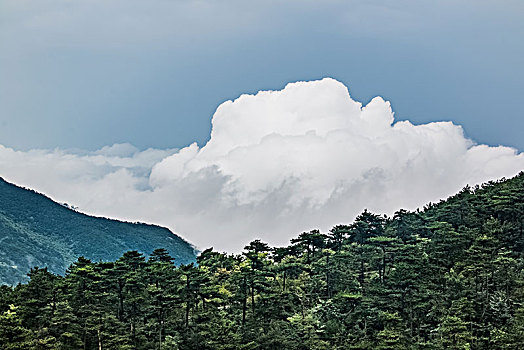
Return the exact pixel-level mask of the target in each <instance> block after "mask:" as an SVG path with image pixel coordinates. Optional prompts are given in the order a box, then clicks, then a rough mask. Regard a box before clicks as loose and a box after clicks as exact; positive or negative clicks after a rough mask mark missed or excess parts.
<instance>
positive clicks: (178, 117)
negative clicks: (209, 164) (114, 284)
mask: <svg viewBox="0 0 524 350" xmlns="http://www.w3.org/2000/svg"><path fill="white" fill-rule="evenodd" d="M261 3H262V2H258V3H257V2H246V1H198V2H197V1H195V2H186V1H172V2H169V1H167V2H166V1H160V0H154V1H148V2H143V1H135V0H127V1H124V0H118V1H112V2H106V1H78V2H76V1H75V2H69V1H63V0H49V1H42V2H39V4H38V5H36V6H35V5H34V3H31V2H30V1H16V2H12V3H8V2H0V77H1V78H0V144H2V145H4V146H9V147H14V148H16V149H30V148H55V147H61V148H83V149H97V148H100V147H102V146H104V145H110V144H114V143H121V142H129V143H132V144H134V145H135V146H137V147H139V148H141V149H144V148H149V147H156V148H168V147H169V148H171V147H181V146H184V145H187V144H189V143H191V142H193V141H197V142H198V143H199V144H201V145H202V144H204V143H205V142H206V141H207V139H208V138H209V132H210V127H211V124H210V120H211V117H212V114H213V112H214V111H215V109H216V107H217V106H218V105H219V104H220V103H222V102H223V101H225V100H228V99H234V98H236V97H238V96H239V95H240V94H242V93H256V92H257V91H259V90H266V89H272V90H275V89H281V88H282V87H283V86H284V85H285V84H286V83H288V82H292V81H297V80H311V79H319V78H322V77H326V76H329V77H333V78H335V79H337V80H340V81H342V82H343V83H345V84H346V85H347V86H348V87H349V90H350V93H351V95H352V96H353V98H355V99H357V100H360V101H362V102H364V103H366V102H368V101H369V100H370V99H371V98H372V97H374V96H377V95H380V96H383V97H384V98H385V99H387V100H390V101H391V103H392V106H393V109H394V111H395V112H396V118H397V120H403V119H409V120H410V121H412V122H413V123H427V122H430V121H438V120H451V121H453V122H454V123H456V124H460V125H462V126H463V127H464V130H465V132H466V135H467V136H469V137H470V138H472V139H474V140H475V141H476V142H478V143H487V144H490V145H498V144H503V145H507V146H513V147H516V148H518V149H519V150H524V137H522V136H523V132H522V130H524V113H523V107H522V102H521V101H522V96H523V94H524V88H523V81H524V68H523V65H522V62H524V41H523V40H522V38H524V5H522V2H521V1H497V2H495V1H435V2H432V3H431V4H428V3H426V2H421V1H329V0H328V1H322V2H313V1H298V0H297V1H288V2H284V3H283V2H281V1H267V2H264V3H263V4H261Z"/></svg>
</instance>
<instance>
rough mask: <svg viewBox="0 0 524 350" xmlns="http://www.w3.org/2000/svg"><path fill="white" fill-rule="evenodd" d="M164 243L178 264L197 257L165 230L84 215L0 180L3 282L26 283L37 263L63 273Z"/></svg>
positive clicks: (0, 278)
mask: <svg viewBox="0 0 524 350" xmlns="http://www.w3.org/2000/svg"><path fill="white" fill-rule="evenodd" d="M159 247H162V248H165V249H167V250H168V251H169V253H170V254H171V256H173V257H174V258H175V259H176V260H175V261H176V263H177V264H181V263H184V264H185V263H189V262H192V261H194V260H195V255H196V252H195V249H194V248H193V247H192V246H191V245H190V244H189V243H188V242H186V241H184V240H183V239H182V238H180V237H178V236H177V235H175V234H173V233H172V232H171V231H169V230H168V229H166V228H163V227H159V226H155V225H147V224H134V223H128V222H121V221H117V220H111V219H106V218H99V217H93V216H89V215H85V214H82V213H79V212H76V211H74V210H71V209H69V208H67V207H65V206H63V205H61V204H58V203H56V202H54V201H52V200H51V199H49V198H48V197H46V196H44V195H42V194H39V193H36V192H34V191H32V190H27V189H24V188H21V187H18V186H15V185H13V184H10V183H8V182H6V181H4V180H3V179H2V178H0V284H16V283H18V282H21V281H26V280H27V276H26V274H27V273H28V272H29V270H30V269H31V268H32V267H34V266H41V267H44V266H47V267H48V269H49V271H51V272H53V273H57V274H63V273H65V271H66V269H67V267H68V266H69V265H70V264H71V263H72V262H74V261H75V260H76V259H77V258H78V257H79V256H85V257H86V258H89V259H91V260H93V261H109V260H116V259H117V258H118V257H120V256H121V255H122V254H123V253H124V252H126V251H128V250H138V251H140V252H143V253H145V254H150V253H151V252H152V251H153V250H154V249H155V248H159Z"/></svg>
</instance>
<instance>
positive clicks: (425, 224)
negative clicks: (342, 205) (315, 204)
mask: <svg viewBox="0 0 524 350" xmlns="http://www.w3.org/2000/svg"><path fill="white" fill-rule="evenodd" d="M523 211H524V174H523V173H521V174H520V175H519V176H517V177H515V178H513V179H511V180H507V181H499V182H491V183H488V184H485V185H483V186H481V187H476V188H465V189H463V190H462V191H461V192H460V193H458V194H457V195H455V196H453V197H451V198H449V199H447V200H446V201H442V202H440V203H438V204H430V205H428V206H427V207H426V208H424V210H421V211H417V212H407V211H403V210H401V211H398V212H397V213H395V215H394V216H393V217H391V218H386V217H383V216H378V215H375V214H373V213H370V212H367V211H365V212H363V213H362V214H361V215H360V216H359V217H358V218H357V219H356V220H355V221H354V222H353V223H352V224H350V225H339V226H335V227H333V228H332V229H331V231H329V232H325V233H323V232H319V231H316V230H314V231H311V232H304V233H302V234H300V235H299V236H298V237H297V238H295V239H294V240H292V241H291V243H290V245H289V246H287V247H277V248H272V247H269V246H268V245H267V244H265V243H263V242H261V241H254V242H251V243H250V244H249V245H248V246H246V247H245V250H244V252H243V253H242V254H239V255H228V254H223V253H219V252H216V251H213V250H212V249H208V250H205V251H203V252H202V253H201V254H200V256H199V257H198V259H197V260H198V263H197V264H190V265H183V266H180V267H176V266H175V265H173V263H172V259H171V257H170V256H169V255H168V254H167V252H166V251H165V250H162V249H159V250H156V251H155V252H154V254H152V256H150V257H149V258H147V259H146V258H145V257H144V256H143V255H142V254H140V253H138V252H136V251H130V252H127V253H125V254H124V255H123V256H121V257H120V258H119V259H118V260H116V261H111V262H91V261H90V260H87V259H85V258H80V259H78V260H77V261H76V262H75V263H74V264H73V265H72V266H71V267H70V268H69V269H68V271H67V273H66V275H65V276H64V277H62V276H58V275H55V274H52V273H49V272H48V271H47V270H45V269H33V270H32V271H31V273H30V281H29V282H28V283H27V284H23V285H19V286H17V287H16V288H14V289H12V288H10V287H7V286H3V287H2V288H1V289H0V290H1V293H0V344H4V348H5V349H56V348H58V349H188V350H189V349H304V350H305V349H523V348H524V304H523V303H524V273H523V267H524V253H523V247H524V246H523V244H524V237H523V226H524V212H523Z"/></svg>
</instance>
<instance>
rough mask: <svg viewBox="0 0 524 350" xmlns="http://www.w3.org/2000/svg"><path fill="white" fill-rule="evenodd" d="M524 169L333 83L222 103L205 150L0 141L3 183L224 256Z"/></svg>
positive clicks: (440, 125) (456, 132) (503, 151)
mask: <svg viewBox="0 0 524 350" xmlns="http://www.w3.org/2000/svg"><path fill="white" fill-rule="evenodd" d="M435 103H439V102H438V101H435ZM450 113H452V112H450ZM521 170H524V155H523V154H522V153H518V152H517V151H516V150H515V149H513V148H509V147H502V146H499V147H490V146H486V145H477V144H475V143H474V142H473V141H472V140H470V139H468V138H466V137H465V136H464V132H463V130H462V128H461V127H460V126H457V125H454V124H453V123H451V122H435V123H429V124H423V125H413V124H411V123H410V122H409V121H398V122H395V120H394V113H393V112H392V110H391V106H390V103H389V102H387V101H384V100H383V99H382V98H380V97H376V98H374V99H372V100H371V101H370V102H369V103H368V104H367V105H366V106H362V104H361V103H360V102H357V101H354V100H353V99H352V98H351V97H350V95H349V92H348V89H347V88H346V87H345V86H344V85H343V84H342V83H340V82H338V81H336V80H334V79H330V78H326V79H322V80H319V81H310V82H297V83H291V84H288V85H287V86H286V87H285V88H284V89H283V90H281V91H261V92H259V93H257V94H256V95H242V96H240V97H239V98H237V99H236V100H234V101H227V102H224V103H223V104H221V105H220V106H219V107H218V109H217V110H216V112H215V114H214V116H213V119H212V132H211V138H210V140H209V142H208V143H207V144H206V145H205V146H203V147H201V148H200V147H199V146H198V145H197V144H196V143H194V144H191V145H190V146H188V147H185V148H182V149H180V150H177V149H169V150H155V149H149V150H145V151H139V150H138V149H136V148H134V147H133V146H131V145H129V144H118V145H113V146H111V147H104V148H102V149H101V150H99V151H96V152H83V151H74V150H59V149H56V150H32V151H28V152H21V151H15V150H13V149H10V148H6V147H2V146H0V176H3V177H4V178H6V179H7V180H10V181H13V182H15V183H17V184H21V185H23V186H27V187H31V188H34V189H36V190H37V191H41V192H43V193H46V194H48V195H49V196H51V197H52V198H54V199H55V200H57V201H60V202H68V203H69V204H72V205H75V206H78V207H79V210H81V211H84V212H87V213H91V214H95V215H102V216H108V217H114V218H119V219H125V220H129V221H145V222H151V223H157V224H160V225H164V226H167V227H169V228H171V229H172V230H173V231H175V232H177V233H178V234H180V235H181V236H183V237H185V238H186V239H188V240H189V241H191V242H193V243H195V244H196V245H197V246H198V247H200V248H205V247H209V246H214V247H215V248H216V249H219V250H228V251H239V250H240V249H241V248H242V247H243V246H244V245H245V244H246V243H248V242H249V241H250V240H251V239H254V238H261V239H263V240H265V241H268V242H270V243H272V244H277V245H278V244H285V243H287V242H288V240H289V239H290V238H292V237H294V236H295V235H297V234H298V233H300V232H301V231H303V230H309V229H312V228H320V229H322V230H327V229H329V228H330V227H331V226H333V225H335V224H340V223H349V222H351V221H352V220H353V219H354V217H355V216H356V215H358V214H359V213H360V212H361V211H362V210H363V209H365V208H367V209H369V210H371V211H374V212H377V213H387V214H392V213H393V212H394V211H396V210H398V209H400V208H406V209H415V208H417V207H420V206H422V205H424V204H426V203H427V202H430V201H433V202H434V201H438V200H439V199H442V198H445V197H447V196H449V195H451V194H453V193H454V192H456V191H458V190H460V189H461V188H462V187H463V186H464V185H466V184H470V185H474V184H478V183H481V182H484V181H488V180H492V179H496V178H500V177H503V176H505V177H510V176H513V175H515V174H517V173H518V172H519V171H521Z"/></svg>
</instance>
